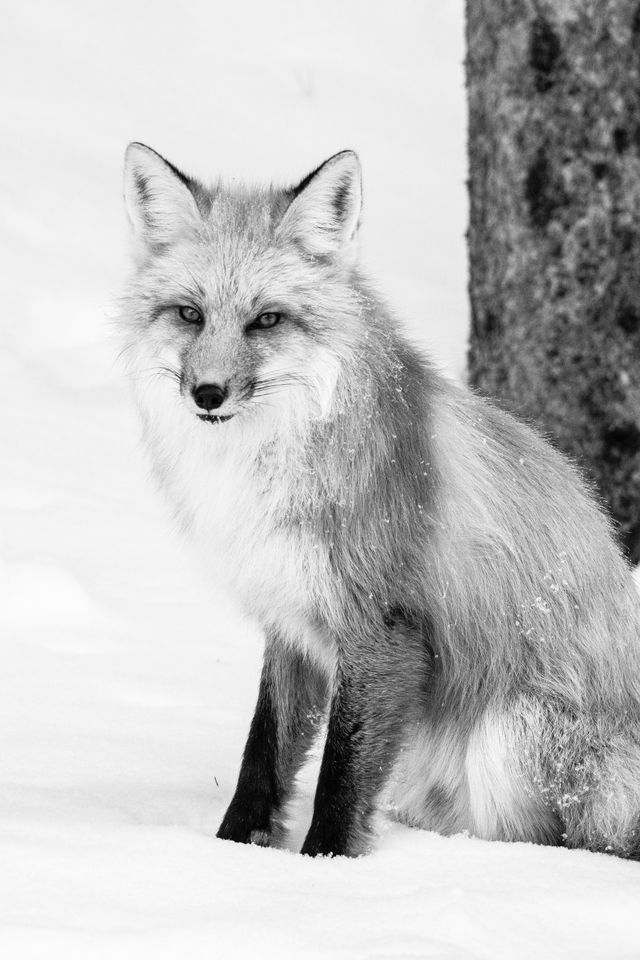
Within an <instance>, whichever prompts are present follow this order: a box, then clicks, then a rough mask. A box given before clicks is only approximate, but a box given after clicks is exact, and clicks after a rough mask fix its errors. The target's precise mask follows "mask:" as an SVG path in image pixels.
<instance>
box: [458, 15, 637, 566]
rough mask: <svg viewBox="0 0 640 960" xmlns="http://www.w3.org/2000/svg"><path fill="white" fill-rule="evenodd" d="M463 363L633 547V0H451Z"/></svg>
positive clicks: (482, 388) (632, 550) (634, 554)
mask: <svg viewBox="0 0 640 960" xmlns="http://www.w3.org/2000/svg"><path fill="white" fill-rule="evenodd" d="M467 51H468V52H467V89H468V102H469V196H470V223H469V263H470V297H471V318H472V323H471V337H470V347H469V377H470V381H471V383H472V384H473V385H475V386H476V387H477V388H478V389H479V390H480V391H481V392H483V393H485V394H487V395H489V396H492V397H497V398H499V399H500V400H501V401H502V402H503V404H504V405H505V406H507V407H508V408H510V409H512V410H513V411H514V412H516V413H519V414H520V415H521V416H523V417H525V418H526V419H528V420H530V421H531V422H533V423H535V424H537V425H538V426H539V427H540V428H541V429H542V431H543V432H544V433H545V434H546V435H548V436H549V437H550V438H551V439H552V441H553V442H555V443H556V445H557V446H558V447H560V448H561V449H562V450H564V451H565V453H567V454H568V455H569V456H570V457H572V458H573V459H574V460H575V461H576V462H578V463H579V464H580V465H581V467H582V468H583V470H584V472H585V473H586V474H587V476H588V477H590V478H591V480H592V481H593V482H594V484H595V486H596V488H597V490H598V492H599V494H600V496H601V498H602V499H603V501H604V502H605V503H606V504H607V505H608V507H609V509H610V512H611V514H612V516H613V517H614V519H615V520H616V522H617V524H618V529H619V535H620V540H621V542H622V544H623V545H624V546H625V548H626V549H627V552H628V554H629V556H630V557H631V559H632V560H634V562H638V561H639V560H640V3H638V0H634V2H629V0H560V2H558V0H556V2H553V0H536V2H535V3H534V2H533V0H467Z"/></svg>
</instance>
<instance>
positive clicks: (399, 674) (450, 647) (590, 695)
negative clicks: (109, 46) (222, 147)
mask: <svg viewBox="0 0 640 960" xmlns="http://www.w3.org/2000/svg"><path fill="white" fill-rule="evenodd" d="M124 195H125V204H126V210H127V213H128V218H129V221H130V224H131V228H132V229H131V235H132V254H133V269H132V276H131V279H130V281H129V283H128V286H127V288H126V290H125V293H124V297H123V301H122V310H121V316H120V328H121V331H122V337H123V352H124V355H125V357H126V366H127V372H128V375H129V377H130V379H131V383H132V387H133V393H134V396H135V401H136V404H137V407H138V410H139V413H140V417H141V422H142V434H143V439H144V444H145V446H146V448H147V451H148V454H149V457H150V462H151V465H152V470H153V472H154V474H155V477H156V480H157V482H158V484H159V486H160V488H161V489H162V490H163V491H164V493H165V495H166V498H167V500H168V503H169V505H170V509H171V511H172V513H173V515H174V517H175V519H176V522H177V523H178V525H179V526H180V528H181V530H182V531H183V533H184V535H185V536H186V537H187V538H188V540H189V541H190V543H191V545H192V547H193V549H194V550H195V552H196V555H197V557H198V558H199V563H200V565H201V567H202V570H203V571H204V573H205V577H206V578H207V579H210V580H211V582H213V583H216V584H217V585H220V584H222V585H225V588H226V589H229V590H231V591H233V592H234V594H235V596H236V597H237V599H238V600H239V602H240V604H241V606H242V608H243V609H244V610H245V611H246V613H247V614H248V615H249V616H250V617H251V618H253V620H254V621H256V622H257V623H258V624H259V625H260V627H261V629H262V631H263V634H264V641H265V642H264V657H263V665H262V672H261V677H260V682H259V691H258V699H257V705H256V708H255V713H254V716H253V720H252V722H251V725H250V729H249V733H248V739H247V741H246V746H245V749H244V753H243V756H242V762H241V766H240V771H239V775H238V781H237V786H236V789H235V792H234V793H233V795H232V796H231V798H230V801H229V803H228V808H227V810H226V813H225V815H224V818H223V820H222V823H221V825H220V827H219V830H218V832H217V836H218V837H219V838H223V839H226V840H232V841H235V842H238V843H253V844H258V845H263V846H276V847H277V846H280V845H283V844H285V842H286V838H287V836H288V830H289V820H288V816H289V815H288V810H289V803H290V801H291V799H292V797H293V795H294V791H295V785H296V777H297V774H298V772H299V771H300V769H301V767H302V765H303V764H304V763H305V761H306V760H307V759H308V757H309V754H310V751H311V749H312V748H313V747H314V746H315V745H317V746H319V747H321V750H322V753H321V762H320V767H319V773H318V779H317V786H316V791H315V798H314V804H313V814H312V818H311V822H310V826H309V828H308V832H307V834H306V838H305V840H304V843H303V844H302V848H301V853H302V854H306V855H310V856H349V857H354V856H359V855H361V854H364V853H367V852H369V851H371V850H372V849H373V848H374V847H375V845H376V842H377V839H378V836H379V831H380V829H381V825H382V824H383V823H384V822H389V821H396V822H399V823H402V824H405V825H408V826H410V827H419V828H421V829H425V830H432V831H436V832H439V833H441V834H444V835H452V834H457V833H461V832H465V831H466V832H467V833H469V834H471V835H474V836H476V837H479V838H484V839H487V840H498V841H525V842H532V843H537V844H549V845H564V846H566V847H570V848H585V849H588V850H592V851H596V852H608V853H612V854H615V855H617V856H620V857H626V858H631V859H639V858H640V833H639V827H640V601H639V597H638V592H637V589H636V586H635V583H634V580H633V577H632V571H631V568H630V566H629V564H628V562H627V561H626V560H625V558H624V557H623V555H622V553H621V551H620V550H619V548H618V546H617V545H616V542H615V538H614V531H613V529H612V524H611V522H610V521H609V519H608V518H607V516H606V513H605V510H604V508H603V507H602V506H601V505H600V504H599V503H598V502H597V500H596V498H595V496H594V494H593V492H592V491H591V488H590V487H589V485H588V484H587V482H586V481H585V480H584V479H583V478H582V477H581V476H580V473H579V471H578V469H577V467H576V466H574V465H573V464H572V463H570V462H569V461H568V460H567V459H566V458H565V457H564V456H563V455H562V454H561V453H559V452H558V451H557V450H556V449H554V447H553V446H552V445H551V444H550V443H549V442H548V441H547V440H546V439H544V438H543V437H542V436H540V435H538V433H537V432H536V431H535V430H534V429H532V428H531V427H530V426H528V425H527V424H524V423H522V422H520V421H519V420H518V419H516V418H515V417H513V416H512V415H510V414H509V413H507V412H506V411H505V410H503V409H502V408H501V407H500V405H499V404H497V403H494V402H491V401H489V400H487V399H484V398H481V397H480V396H478V395H476V394H474V393H473V392H472V391H470V390H469V389H467V388H466V387H465V386H464V385H462V384H457V383H454V382H452V381H451V380H450V379H449V378H447V377H445V376H444V374H442V373H440V372H439V371H438V370H437V368H436V366H435V365H434V364H433V363H432V362H431V361H430V360H429V359H428V357H427V356H426V355H425V354H424V352H423V351H422V350H421V349H419V348H418V347H417V346H416V345H414V344H413V343H412V342H411V340H410V338H409V337H408V336H407V335H406V334H405V333H404V331H403V327H402V324H401V322H400V320H399V319H398V318H397V317H396V316H395V314H394V313H393V311H392V310H391V308H390V307H389V306H388V305H387V303H386V301H385V300H384V298H383V297H382V295H381V294H380V293H379V292H377V290H376V289H375V287H374V285H373V283H372V282H371V281H370V280H368V279H367V277H366V274H365V273H364V271H363V269H362V267H361V266H360V261H359V255H358V248H359V236H360V225H361V218H362V177H361V169H360V162H359V159H358V156H357V154H356V153H355V152H353V151H351V150H345V151H342V152H340V153H337V154H335V155H334V156H332V157H331V158H330V159H328V160H326V161H325V162H324V163H323V164H321V165H320V166H319V167H317V168H316V169H315V170H313V171H312V172H311V173H309V174H308V175H307V176H305V177H304V178H303V179H302V180H301V181H299V182H298V183H297V184H295V185H294V186H289V185H287V186H280V185H276V184H271V185H266V186H252V185H248V184H244V183H240V182H238V181H235V180H233V181H231V182H224V181H223V180H219V181H217V182H214V183H213V184H212V185H209V186H207V185H205V184H204V183H203V182H202V181H200V180H198V179H196V178H194V177H192V176H190V175H187V174H185V173H183V172H182V171H181V170H179V169H178V168H177V167H175V166H173V165H172V164H171V163H170V162H169V161H167V160H165V159H164V158H163V157H162V156H161V155H160V154H158V153H157V152H155V151H154V150H152V149H151V148H150V147H147V146H145V145H143V144H140V143H132V144H130V145H129V147H128V148H127V152H126V160H125V187H124Z"/></svg>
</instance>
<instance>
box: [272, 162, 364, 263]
mask: <svg viewBox="0 0 640 960" xmlns="http://www.w3.org/2000/svg"><path fill="white" fill-rule="evenodd" d="M361 207H362V178H361V173H360V161H359V160H358V156H357V154H356V153H354V152H353V150H343V151H342V153H336V154H335V156H333V157H330V159H329V160H327V161H326V162H325V163H323V164H322V166H320V167H318V169H317V170H314V171H313V173H310V174H309V175H308V176H307V177H305V178H304V180H302V181H301V183H299V184H298V186H297V187H295V188H294V190H293V200H292V201H291V204H290V205H289V207H288V209H287V211H286V213H285V215H284V217H283V218H282V221H281V222H280V225H279V227H278V233H279V234H280V235H281V236H285V237H286V238H287V239H291V240H294V241H297V242H298V243H300V245H301V246H302V247H303V248H304V249H305V250H307V251H308V252H309V253H311V254H313V255H315V256H332V255H336V254H340V255H342V256H345V255H348V254H350V253H352V254H355V244H354V240H355V236H356V233H357V230H358V221H359V219H360V210H361Z"/></svg>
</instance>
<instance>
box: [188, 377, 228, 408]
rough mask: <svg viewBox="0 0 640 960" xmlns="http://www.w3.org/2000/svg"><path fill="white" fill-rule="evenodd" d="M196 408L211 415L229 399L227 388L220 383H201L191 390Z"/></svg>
mask: <svg viewBox="0 0 640 960" xmlns="http://www.w3.org/2000/svg"><path fill="white" fill-rule="evenodd" d="M191 393H192V396H193V399H194V400H195V402H196V406H198V407H200V409H201V410H205V411H206V412H207V413H209V411H210V410H217V409H218V407H221V406H222V404H223V403H224V401H225V400H226V397H227V388H226V387H223V386H221V385H220V384H219V383H200V384H198V385H197V386H195V387H193V388H192V390H191Z"/></svg>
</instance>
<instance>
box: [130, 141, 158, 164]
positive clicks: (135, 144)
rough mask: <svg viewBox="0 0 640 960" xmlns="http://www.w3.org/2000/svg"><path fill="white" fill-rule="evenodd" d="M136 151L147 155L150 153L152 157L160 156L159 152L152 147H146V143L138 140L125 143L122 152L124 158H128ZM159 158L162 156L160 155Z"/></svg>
mask: <svg viewBox="0 0 640 960" xmlns="http://www.w3.org/2000/svg"><path fill="white" fill-rule="evenodd" d="M136 153H146V154H147V156H149V154H151V155H152V156H154V157H160V154H159V153H158V152H157V151H156V150H154V149H153V148H152V147H148V146H147V145H146V143H140V141H139V140H132V141H131V143H129V144H127V149H126V150H125V152H124V156H125V160H130V159H131V158H132V157H133V156H135V154H136ZM160 159H164V158H162V157H161V158H160Z"/></svg>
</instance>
